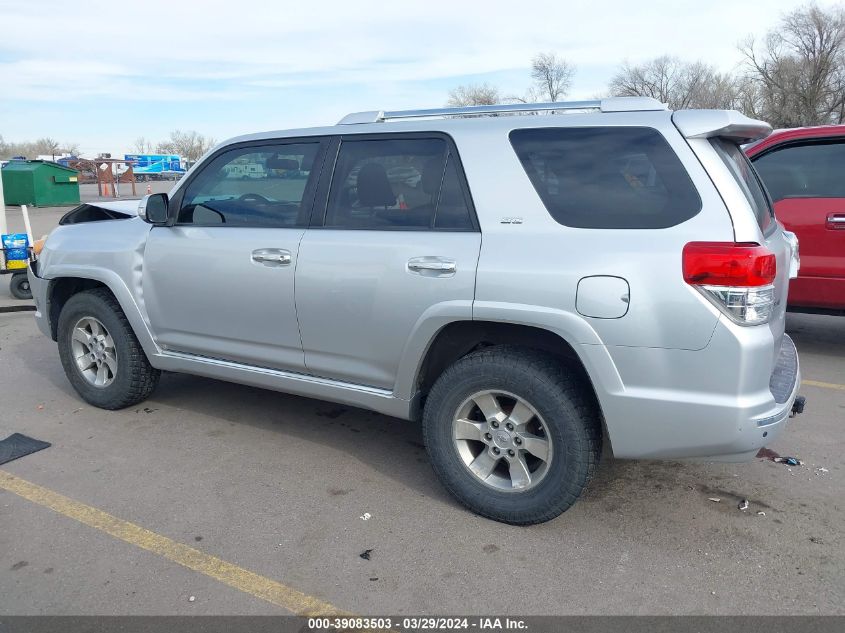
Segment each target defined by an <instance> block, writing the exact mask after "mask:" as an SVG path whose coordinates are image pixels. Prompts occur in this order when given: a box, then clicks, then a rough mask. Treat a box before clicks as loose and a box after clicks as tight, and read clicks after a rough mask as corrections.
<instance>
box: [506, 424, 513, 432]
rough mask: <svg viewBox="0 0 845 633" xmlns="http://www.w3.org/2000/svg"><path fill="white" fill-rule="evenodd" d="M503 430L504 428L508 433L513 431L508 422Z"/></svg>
mask: <svg viewBox="0 0 845 633" xmlns="http://www.w3.org/2000/svg"><path fill="white" fill-rule="evenodd" d="M505 428H506V429H507V430H508V431H513V424H511V423H510V422H508V423H507V424H505Z"/></svg>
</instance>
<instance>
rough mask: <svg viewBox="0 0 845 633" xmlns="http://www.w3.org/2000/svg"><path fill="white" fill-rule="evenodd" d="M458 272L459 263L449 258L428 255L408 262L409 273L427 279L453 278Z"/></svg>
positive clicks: (413, 258)
mask: <svg viewBox="0 0 845 633" xmlns="http://www.w3.org/2000/svg"><path fill="white" fill-rule="evenodd" d="M457 270H458V264H457V262H455V260H454V259H450V258H448V257H438V256H436V255H426V256H425V257H412V258H411V259H409V260H408V272H410V273H414V274H417V275H424V276H426V277H451V276H452V275H454V274H455V273H456V272H457Z"/></svg>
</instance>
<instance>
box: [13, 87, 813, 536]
mask: <svg viewBox="0 0 845 633" xmlns="http://www.w3.org/2000/svg"><path fill="white" fill-rule="evenodd" d="M770 131H771V129H770V127H769V126H768V125H767V124H765V123H762V122H760V121H754V120H751V119H748V118H746V117H744V116H742V115H741V114H739V113H737V112H733V111H678V112H671V111H669V110H667V109H666V108H665V106H663V105H662V104H660V103H658V102H656V101H654V100H651V99H643V98H617V99H605V100H601V101H589V102H577V103H556V104H532V105H528V106H526V105H519V106H507V105H506V106H489V107H487V106H484V107H475V108H463V109H439V110H416V111H405V112H365V113H358V114H353V115H349V116H347V117H346V118H344V119H343V120H342V121H341V122H340V123H339V124H338V125H335V126H333V127H325V128H316V129H301V130H291V131H285V132H271V133H264V134H252V135H248V136H241V137H238V138H235V139H232V140H230V141H227V142H226V143H223V144H222V145H219V146H218V147H216V148H215V149H214V150H212V151H211V152H209V153H208V155H206V156H205V157H204V158H203V159H202V160H201V161H199V163H198V164H197V165H196V166H194V167H193V168H192V169H191V171H190V172H189V173H188V174H187V175H186V176H185V177H184V178H183V179H182V181H181V182H179V184H177V185H176V186H175V188H174V189H173V190H172V191H171V192H170V194H169V195H165V194H153V195H148V196H147V197H145V198H144V199H143V200H142V201H141V202H140V205H139V203H138V202H137V201H136V202H133V203H129V204H127V203H125V202H124V203H114V204H105V203H104V204H96V205H82V206H81V207H79V208H77V209H75V210H73V211H71V212H70V213H69V214H68V215H66V216H65V217H64V218H63V219H62V221H61V223H60V226H59V227H58V228H57V229H56V230H54V231H53V232H52V233H51V235H50V236H49V238H48V240H47V242H46V245H45V246H44V249H43V251H42V253H41V255H40V257H39V258H38V260H37V261H35V262H33V263H32V265H31V268H30V271H29V279H30V282H31V285H32V289H33V294H34V296H35V301H36V304H37V309H38V311H37V313H36V319H37V321H38V324H39V326H40V328H41V330H42V331H43V332H44V334H46V335H48V336H50V337H52V338H53V340H55V341H57V342H58V347H59V356H60V358H61V362H62V365H63V366H64V369H65V372H66V374H67V377H68V379H69V380H70V382H71V384H72V385H73V386H74V388H75V389H76V390H77V391H78V392H79V394H80V395H81V396H82V398H84V399H85V400H86V401H87V402H89V403H91V404H93V405H95V406H98V407H103V408H106V409H118V408H121V407H126V406H130V405H133V404H136V403H138V402H140V401H142V400H144V399H145V398H147V397H148V396H149V395H150V394H151V393H152V391H153V389H154V388H155V386H156V383H158V380H159V375H160V373H161V371H175V372H185V373H190V374H197V375H201V376H209V377H212V378H217V379H221V380H228V381H232V382H237V383H242V384H247V385H253V386H258V387H265V388H268V389H275V390H278V391H284V392H289V393H294V394H300V395H303V396H309V397H313V398H321V399H325V400H331V401H334V402H339V403H344V404H348V405H353V406H356V407H363V408H366V409H371V410H374V411H378V412H381V413H384V414H386V415H390V416H394V417H397V418H404V419H409V420H421V423H422V426H423V431H424V436H425V443H426V446H427V448H428V452H429V455H430V458H431V461H432V464H433V466H434V470H435V472H436V473H437V475H438V476H439V477H440V479H441V481H442V482H443V484H444V485H445V487H446V488H447V489H448V490H449V491H450V492H451V493H452V494H453V495H454V496H455V497H457V499H459V500H460V501H461V502H462V503H464V504H465V505H467V506H468V507H469V508H471V509H472V510H474V511H475V512H478V513H479V514H482V515H484V516H487V517H490V518H493V519H496V520H499V521H505V522H508V523H515V524H527V523H536V522H540V521H546V520H548V519H551V518H552V517H555V516H557V515H558V514H560V513H561V512H563V511H564V510H566V509H567V508H568V507H569V506H570V505H572V504H573V503H574V502H575V500H576V499H577V498H578V496H579V495H580V494H581V492H582V491H583V490H584V487H585V486H586V485H587V482H588V481H589V480H590V477H591V475H592V474H593V471H594V469H595V467H596V464H597V462H598V460H599V457H600V454H601V453H602V444H603V442H604V443H605V444H609V445H610V448H611V450H612V452H613V454H614V455H615V456H616V457H619V458H686V457H709V458H713V457H719V458H726V459H730V460H742V459H747V458H750V456H753V455H754V454H755V452H756V451H757V450H758V449H759V448H760V447H761V446H763V445H765V444H766V443H768V442H770V441H771V440H773V439H774V438H775V437H776V436H777V435H778V434H779V433H780V432H781V431H782V430H783V428H784V426H785V425H786V420H787V417H788V416H789V414H790V411H791V410H792V409H793V408H794V405H793V402H794V401H795V400H796V393H797V389H798V385H799V373H798V358H797V355H796V351H795V347H794V345H793V343H792V341H791V340H790V338H789V337H788V336H786V335H785V334H784V311H785V308H786V295H787V287H788V283H789V279H790V277H792V276H794V275H796V274H797V269H798V254H797V242H796V240H795V238H794V236H793V235H792V234H790V233H788V232H787V231H784V230H783V227H782V226H781V225H779V224H778V222H777V221H776V220H775V218H774V216H773V214H772V207H771V203H770V200H769V198H768V196H767V194H766V193H765V190H764V189H763V187H762V186H761V184H760V181H759V179H758V177H757V175H756V173H755V172H754V169H753V168H752V166H751V164H750V163H749V162H748V160H747V159H746V158H745V156H744V154H743V152H742V151H741V149H740V147H739V144H741V143H745V142H748V141H752V140H754V139H759V138H762V137H764V136H766V135H767V134H769V133H770ZM799 402H800V401H799Z"/></svg>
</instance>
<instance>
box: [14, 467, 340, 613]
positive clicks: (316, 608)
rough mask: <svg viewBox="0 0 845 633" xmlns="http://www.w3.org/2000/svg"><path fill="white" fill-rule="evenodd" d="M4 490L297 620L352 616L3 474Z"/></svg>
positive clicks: (55, 493)
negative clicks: (281, 610)
mask: <svg viewBox="0 0 845 633" xmlns="http://www.w3.org/2000/svg"><path fill="white" fill-rule="evenodd" d="M0 489H4V490H8V491H9V492H13V493H15V494H16V495H18V496H19V497H23V498H24V499H27V500H29V501H32V502H33V503H37V504H38V505H41V506H44V507H45V508H50V509H51V510H53V511H55V512H58V513H59V514H61V515H63V516H66V517H68V518H70V519H74V520H76V521H79V522H80V523H82V524H84V525H87V526H88V527H92V528H94V529H97V530H100V531H101V532H105V533H106V534H110V535H111V536H113V537H115V538H118V539H120V540H121V541H125V542H127V543H130V544H132V545H135V546H137V547H140V548H142V549H145V550H147V551H149V552H152V553H154V554H158V555H159V556H162V557H164V558H166V559H168V560H171V561H173V562H174V563H177V564H179V565H182V566H183V567H187V568H188V569H193V570H194V571H198V572H199V573H201V574H205V575H206V576H209V577H210V578H214V579H215V580H219V581H220V582H222V583H223V584H225V585H229V586H230V587H234V588H235V589H238V590H239V591H243V592H244V593H248V594H250V595H252V596H255V597H256V598H261V599H262V600H266V601H267V602H269V603H271V604H274V605H277V606H279V607H282V608H284V609H287V610H288V611H292V612H293V613H295V614H296V615H309V616H310V615H348V614H345V613H343V612H342V611H340V610H339V609H338V608H336V607H334V606H332V605H331V604H329V603H328V602H323V601H322V600H320V599H318V598H315V597H313V596H309V595H306V594H304V593H302V592H301V591H297V590H296V589H292V588H291V587H288V586H287V585H283V584H282V583H280V582H276V581H275V580H272V579H270V578H265V577H264V576H260V575H258V574H256V573H254V572H251V571H249V570H248V569H244V568H243V567H238V566H237V565H233V564H232V563H227V562H226V561H225V560H221V559H219V558H217V557H216V556H211V555H209V554H206V553H204V552H201V551H199V550H197V549H194V548H193V547H188V546H187V545H183V544H182V543H177V542H176V541H174V540H172V539H169V538H167V537H166V536H162V535H160V534H156V533H155V532H151V531H150V530H147V529H144V528H142V527H141V526H139V525H135V524H134V523H130V522H129V521H124V520H123V519H119V518H117V517H115V516H112V515H111V514H108V513H106V512H103V511H102V510H98V509H97V508H93V507H91V506H89V505H85V504H84V503H80V502H79V501H74V500H73V499H69V498H68V497H65V496H63V495H60V494H59V493H57V492H53V491H52V490H49V489H47V488H44V487H42V486H39V485H38V484H34V483H31V482H29V481H26V480H25V479H21V478H19V477H15V476H14V475H12V474H11V473H8V472H6V471H5V470H0Z"/></svg>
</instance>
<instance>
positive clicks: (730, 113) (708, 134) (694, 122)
mask: <svg viewBox="0 0 845 633" xmlns="http://www.w3.org/2000/svg"><path fill="white" fill-rule="evenodd" d="M672 122H673V123H674V124H675V127H676V128H678V130H679V131H680V133H681V134H683V135H684V137H686V138H714V137H720V138H728V139H731V140H732V141H736V142H737V143H740V144H743V143H750V142H751V141H757V140H760V139H761V138H766V137H767V136H768V135H769V134H771V133H772V126H771V125H769V124H768V123H766V122H765V121H758V120H756V119H749V118H748V117H747V116H745V115H744V114H742V113H741V112H737V111H736V110H678V111H677V112H675V113H674V114H672Z"/></svg>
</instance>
